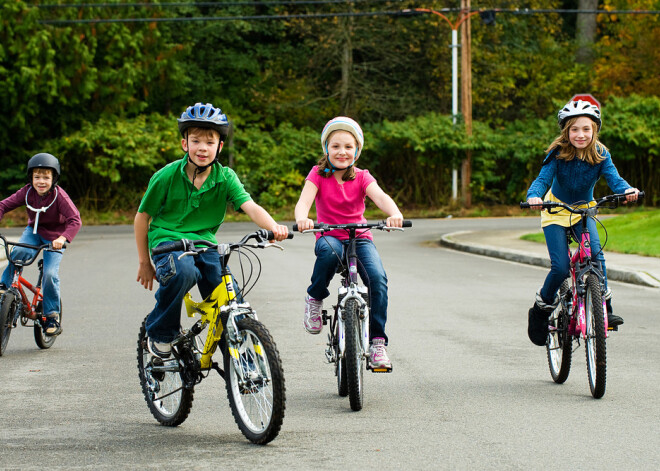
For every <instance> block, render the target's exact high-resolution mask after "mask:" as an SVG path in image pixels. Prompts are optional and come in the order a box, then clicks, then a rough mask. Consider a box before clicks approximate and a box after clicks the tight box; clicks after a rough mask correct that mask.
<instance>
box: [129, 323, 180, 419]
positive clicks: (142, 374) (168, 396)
mask: <svg viewBox="0 0 660 471" xmlns="http://www.w3.org/2000/svg"><path fill="white" fill-rule="evenodd" d="M144 324H145V323H144V322H142V327H141V328H140V335H139V337H138V346H137V361H138V376H139V378H140V384H141V385H142V393H143V394H144V399H145V401H146V402H147V405H148V406H149V410H150V411H151V414H152V415H153V416H154V418H155V419H156V420H157V421H158V422H159V423H161V424H162V425H167V426H172V427H175V426H177V425H179V424H181V423H183V421H184V420H186V418H187V417H188V414H189V413H190V409H191V408H192V402H193V390H192V389H186V388H184V387H183V380H182V377H181V372H180V371H167V372H153V371H152V370H151V368H152V367H153V366H154V365H157V366H162V365H163V361H162V360H161V359H160V358H157V357H154V356H153V355H151V353H150V352H149V349H148V348H147V336H146V329H145V325H144Z"/></svg>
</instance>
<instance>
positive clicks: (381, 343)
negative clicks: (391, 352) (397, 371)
mask: <svg viewBox="0 0 660 471" xmlns="http://www.w3.org/2000/svg"><path fill="white" fill-rule="evenodd" d="M369 368H371V369H374V368H388V369H391V368H392V362H391V361H390V359H389V357H388V356H387V350H385V339H384V338H382V337H375V338H373V339H372V340H371V348H370V349H369Z"/></svg>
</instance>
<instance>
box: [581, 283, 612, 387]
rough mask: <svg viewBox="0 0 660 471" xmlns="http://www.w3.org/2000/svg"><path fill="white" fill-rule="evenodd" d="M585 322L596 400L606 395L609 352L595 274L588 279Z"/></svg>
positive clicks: (588, 372) (589, 377) (586, 341)
mask: <svg viewBox="0 0 660 471" xmlns="http://www.w3.org/2000/svg"><path fill="white" fill-rule="evenodd" d="M585 322H586V324H587V325H586V327H587V338H586V339H585V343H584V346H585V348H584V350H585V352H586V357H587V377H588V379H589V388H590V389H591V395H592V396H593V397H594V399H600V398H601V397H603V395H604V394H605V381H606V374H607V350H606V346H605V321H604V319H603V298H602V295H601V290H600V282H599V280H598V277H597V276H596V275H593V274H591V275H589V276H588V277H587V292H586V295H585Z"/></svg>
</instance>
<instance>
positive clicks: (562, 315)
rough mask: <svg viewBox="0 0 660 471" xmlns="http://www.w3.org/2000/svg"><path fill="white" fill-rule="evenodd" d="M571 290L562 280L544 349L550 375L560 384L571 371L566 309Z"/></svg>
mask: <svg viewBox="0 0 660 471" xmlns="http://www.w3.org/2000/svg"><path fill="white" fill-rule="evenodd" d="M570 297H571V291H570V288H569V286H568V281H567V280H564V282H563V283H562V285H561V287H560V288H559V298H560V301H559V305H558V306H557V309H555V310H554V311H553V313H552V315H551V316H550V327H551V328H550V332H548V342H547V343H546V347H545V348H546V350H547V352H548V366H549V367H550V375H551V376H552V380H553V381H554V382H555V383H558V384H562V383H563V382H564V381H566V380H567V379H568V374H569V373H570V371H571V356H572V354H573V337H572V336H571V335H569V334H568V324H569V322H570V316H571V313H570V312H569V311H568V308H569V305H568V302H569V301H570Z"/></svg>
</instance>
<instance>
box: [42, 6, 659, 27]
mask: <svg viewBox="0 0 660 471" xmlns="http://www.w3.org/2000/svg"><path fill="white" fill-rule="evenodd" d="M324 1H327V2H330V3H346V2H345V1H342V0H324ZM365 1H372V0H365ZM268 3H290V2H257V4H259V5H264V4H268ZM295 3H299V2H295ZM185 5H188V6H190V5H197V4H185ZM212 5H215V6H217V5H218V4H217V3H213V4H212ZM222 5H226V4H225V3H223V4H222ZM240 5H245V3H240ZM436 11H439V12H459V11H461V9H460V8H443V9H440V10H436ZM471 11H473V12H479V13H486V12H493V13H508V14H513V15H536V14H546V13H557V14H603V15H626V14H630V15H660V10H609V11H607V10H568V9H550V8H547V9H529V8H524V9H518V8H507V9H505V8H489V9H483V10H471ZM423 14H424V13H423V12H418V11H415V10H399V11H373V12H335V13H301V14H287V15H240V16H202V17H172V18H162V17H161V18H145V17H141V18H91V19H75V20H64V19H51V20H39V23H41V24H52V25H56V24H58V25H70V24H90V23H95V24H96V23H164V22H193V21H239V20H243V21H251V20H255V21H260V20H288V19H307V18H332V17H366V16H417V15H423Z"/></svg>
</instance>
